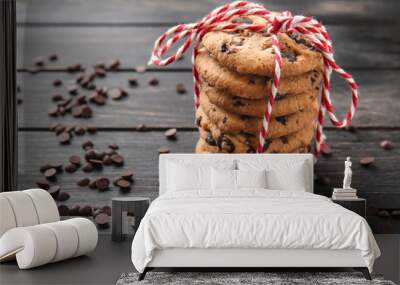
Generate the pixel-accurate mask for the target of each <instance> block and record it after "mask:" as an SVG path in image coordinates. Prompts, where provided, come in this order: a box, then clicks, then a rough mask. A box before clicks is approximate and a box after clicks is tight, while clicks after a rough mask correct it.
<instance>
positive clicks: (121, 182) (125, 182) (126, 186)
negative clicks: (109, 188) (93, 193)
mask: <svg viewBox="0 0 400 285" xmlns="http://www.w3.org/2000/svg"><path fill="white" fill-rule="evenodd" d="M116 185H117V186H118V187H119V188H121V189H123V190H128V189H130V188H131V183H130V182H129V181H128V180H125V179H118V181H117V182H116Z"/></svg>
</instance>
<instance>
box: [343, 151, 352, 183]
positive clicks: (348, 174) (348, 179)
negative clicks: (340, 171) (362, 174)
mask: <svg viewBox="0 0 400 285" xmlns="http://www.w3.org/2000/svg"><path fill="white" fill-rule="evenodd" d="M352 174H353V172H352V171H351V160H350V156H348V157H347V159H346V161H345V162H344V179H343V189H352V188H351V176H352Z"/></svg>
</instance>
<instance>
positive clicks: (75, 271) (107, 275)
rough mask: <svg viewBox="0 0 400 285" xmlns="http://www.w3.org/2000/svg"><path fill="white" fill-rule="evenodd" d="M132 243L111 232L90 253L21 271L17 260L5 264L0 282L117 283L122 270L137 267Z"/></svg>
mask: <svg viewBox="0 0 400 285" xmlns="http://www.w3.org/2000/svg"><path fill="white" fill-rule="evenodd" d="M130 246H131V240H126V241H124V242H121V243H115V242H112V241H111V238H110V236H109V235H100V236H99V243H98V246H97V248H96V250H95V251H94V252H93V253H91V254H89V255H88V256H81V257H77V258H74V259H70V260H66V261H62V262H58V263H53V264H49V265H46V266H42V267H38V268H35V269H29V270H18V267H17V264H16V262H8V263H4V264H1V265H0V284H1V285H17V284H18V285H19V284H29V285H33V284H38V285H39V284H41V285H42V284H98V285H100V284H115V283H116V281H117V280H118V278H119V276H120V275H121V274H122V273H124V272H132V271H133V270H134V268H133V265H132V262H131V259H130V252H131V249H130Z"/></svg>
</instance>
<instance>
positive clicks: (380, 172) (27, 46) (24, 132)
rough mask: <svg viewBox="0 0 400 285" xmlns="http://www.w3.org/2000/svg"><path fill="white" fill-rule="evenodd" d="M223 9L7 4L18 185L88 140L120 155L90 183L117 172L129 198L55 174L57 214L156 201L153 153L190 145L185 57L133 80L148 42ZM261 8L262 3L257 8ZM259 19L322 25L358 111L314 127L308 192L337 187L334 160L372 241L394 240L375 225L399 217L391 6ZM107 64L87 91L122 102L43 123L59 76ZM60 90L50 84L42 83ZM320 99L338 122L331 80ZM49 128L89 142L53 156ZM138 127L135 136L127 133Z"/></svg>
mask: <svg viewBox="0 0 400 285" xmlns="http://www.w3.org/2000/svg"><path fill="white" fill-rule="evenodd" d="M225 2H226V1H219V0H218V1H194V0H192V1H186V0H171V1H162V0H158V1H139V0H131V1H124V0H115V1H108V0H64V1H52V0H36V1H34V2H32V1H28V0H20V1H18V3H17V4H18V5H17V10H18V35H17V36H18V68H19V72H18V81H19V84H20V86H21V90H22V91H21V93H20V95H19V96H20V97H21V98H22V99H23V104H22V105H20V106H19V187H20V188H21V189H22V188H30V187H35V182H36V181H37V180H38V179H42V174H41V173H40V172H39V168H40V166H41V165H43V164H45V163H46V162H47V161H49V160H61V161H64V162H66V161H67V159H68V157H69V156H70V155H72V154H79V155H82V149H81V147H80V144H81V143H82V142H83V141H85V140H87V139H91V140H93V142H94V143H95V144H96V146H98V147H99V148H103V149H104V148H106V147H107V145H108V144H110V143H116V144H118V145H119V146H120V151H121V153H122V154H123V155H124V156H125V159H126V161H125V166H124V168H116V167H108V168H107V169H106V170H105V171H103V172H102V173H94V174H90V175H88V176H89V177H95V176H101V175H105V176H108V177H110V178H112V177H113V176H116V175H118V174H120V173H121V172H122V171H123V170H124V169H130V168H133V169H134V170H135V172H136V177H135V178H136V180H135V185H134V187H133V188H132V191H131V192H130V193H128V194H127V193H122V192H120V191H119V190H117V189H114V188H112V189H111V191H108V192H103V193H99V192H97V191H93V190H90V189H88V188H80V187H78V186H76V181H77V180H78V179H79V178H80V177H82V176H84V174H83V172H81V171H80V170H79V171H78V172H77V173H75V174H63V175H61V176H59V178H58V181H57V183H58V184H59V185H61V187H62V189H63V190H65V191H68V192H69V193H70V194H71V198H70V199H69V200H68V201H66V202H65V204H67V205H70V206H72V205H76V204H80V205H82V204H88V203H90V204H91V205H97V206H103V205H110V204H111V197H115V196H126V195H131V196H147V197H150V198H154V197H156V196H157V192H158V172H157V169H158V151H157V150H158V148H159V147H162V146H167V147H169V148H170V149H171V152H193V149H194V146H195V142H196V140H197V137H198V133H197V131H196V128H195V127H194V124H193V121H194V113H193V99H192V94H191V92H188V94H185V95H178V94H177V93H176V91H175V86H176V84H177V83H185V85H186V87H187V89H188V90H189V91H190V90H191V88H192V85H191V82H192V78H191V71H190V61H189V58H190V57H189V56H186V57H185V59H184V60H182V61H179V62H177V63H176V64H173V65H171V66H168V67H165V68H162V69H159V68H153V67H152V68H149V69H148V70H147V72H146V73H137V72H135V67H136V66H140V65H145V64H146V62H147V61H148V59H149V56H150V51H151V47H152V45H153V42H154V41H155V39H156V38H157V37H158V36H159V35H161V34H162V33H163V32H164V31H165V30H166V29H167V28H168V27H170V26H172V25H174V24H176V23H181V22H189V21H195V20H196V19H198V18H200V17H202V16H203V15H204V14H206V13H207V12H208V11H210V10H211V9H212V8H214V7H216V6H217V5H220V4H223V3H225ZM260 2H264V1H260ZM265 3H266V4H265V6H266V7H267V8H269V9H271V10H291V11H292V12H293V13H296V14H306V15H313V16H314V17H315V18H317V19H319V20H321V21H322V22H323V23H324V24H325V25H326V27H327V29H328V31H329V33H330V35H331V37H332V39H333V43H334V47H335V49H336V59H337V61H338V63H339V64H341V65H342V66H343V67H344V68H345V69H346V70H348V71H349V72H350V73H352V74H353V76H354V77H355V79H356V80H357V82H358V84H359V86H360V107H359V109H358V112H357V114H356V117H355V119H354V121H353V126H354V127H355V131H346V130H339V129H335V128H332V127H329V123H328V124H327V125H328V127H327V128H326V134H327V136H328V142H329V143H330V145H331V146H332V149H333V154H332V156H331V157H322V158H321V159H320V161H319V162H318V164H317V166H316V172H317V174H318V176H319V177H321V178H320V179H318V180H317V181H316V185H315V192H316V193H318V194H321V195H326V196H330V195H331V191H332V188H333V187H337V186H340V185H341V181H342V175H343V161H344V160H345V157H346V156H349V155H350V156H352V158H353V161H354V163H353V171H354V177H353V186H354V187H355V188H357V189H358V190H359V196H360V197H363V198H366V199H367V200H368V210H367V218H368V221H369V223H370V225H371V226H372V228H373V230H374V232H376V233H400V219H399V218H396V217H395V216H389V217H383V216H382V215H381V216H380V215H379V213H381V212H382V211H381V210H388V212H389V213H391V212H392V210H394V209H400V189H399V182H400V179H399V174H400V173H399V172H400V171H399V169H400V167H399V164H400V115H399V114H400V98H399V95H400V94H399V90H400V80H399V77H400V72H399V70H400V33H399V32H400V25H399V21H400V20H399V18H398V11H399V9H400V2H399V1H397V0H387V1H378V0H376V1H372V0H365V1H363V0H355V1H349V2H346V3H345V2H344V1H334V0H326V1H323V0H320V1H315V0H304V1H301V2H300V1H289V0H279V1H265ZM52 53H57V54H59V60H58V61H57V62H54V63H51V64H49V65H46V66H45V67H44V68H42V69H41V70H40V71H39V72H38V73H36V74H31V73H29V72H28V71H29V68H30V67H32V66H33V63H32V58H34V57H37V56H48V55H49V54H52ZM113 58H118V59H119V60H120V61H121V65H120V67H119V68H118V69H117V70H115V71H112V72H108V73H107V77H106V78H104V79H96V84H98V85H100V86H101V85H106V86H109V87H123V88H124V89H126V90H127V91H128V93H129V96H128V97H127V98H125V99H124V100H122V101H112V100H108V103H107V105H106V106H101V107H93V108H94V116H93V118H91V119H89V120H82V119H74V118H72V117H71V116H65V117H62V118H56V119H54V118H50V117H49V116H48V114H47V109H48V108H49V107H50V106H52V105H53V103H52V102H51V96H52V95H53V94H54V93H56V92H59V93H62V94H64V95H65V94H67V91H66V86H68V85H69V84H70V83H72V82H73V80H74V78H76V74H71V73H69V72H67V66H68V65H71V64H74V63H81V64H82V65H84V66H88V65H94V64H96V63H97V62H99V61H108V60H110V59H113ZM131 76H134V77H136V78H137V79H138V81H139V87H138V88H130V87H129V85H128V81H127V78H128V77H131ZM153 77H156V78H158V79H159V81H160V84H159V86H149V84H148V81H149V79H150V78H153ZM58 78H59V79H62V80H63V82H64V85H63V86H62V87H60V88H58V89H56V88H54V87H53V86H52V82H53V80H54V79H58ZM332 97H333V100H334V104H335V106H337V107H336V108H337V110H338V112H339V113H342V114H343V113H344V112H345V111H346V110H347V106H348V105H349V94H348V91H347V89H346V88H345V86H344V84H343V83H342V82H341V81H340V80H337V78H334V84H333V91H332ZM53 122H62V123H63V124H67V125H68V124H71V125H72V124H77V125H91V126H96V127H97V128H98V132H97V134H93V135H84V136H82V137H75V138H74V139H73V141H72V143H71V144H70V145H67V146H60V145H59V143H58V141H57V139H56V137H55V135H54V134H53V133H51V132H50V131H49V130H48V128H49V126H50V124H51V123H53ZM140 124H145V125H146V126H147V131H145V132H140V131H137V130H136V126H137V125H140ZM171 127H175V128H177V129H178V139H177V140H176V141H168V140H166V139H165V137H164V134H163V133H164V131H165V130H166V129H168V128H171ZM384 139H388V140H391V141H392V142H393V143H394V144H395V148H394V149H392V150H383V149H381V148H380V147H379V143H380V141H381V140H384ZM365 156H374V157H375V162H374V163H373V164H372V165H371V166H369V167H363V166H361V165H360V164H359V163H358V160H359V159H360V158H362V157H365Z"/></svg>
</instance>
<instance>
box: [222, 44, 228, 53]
mask: <svg viewBox="0 0 400 285" xmlns="http://www.w3.org/2000/svg"><path fill="white" fill-rule="evenodd" d="M227 51H228V44H227V43H222V45H221V52H227Z"/></svg>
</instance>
